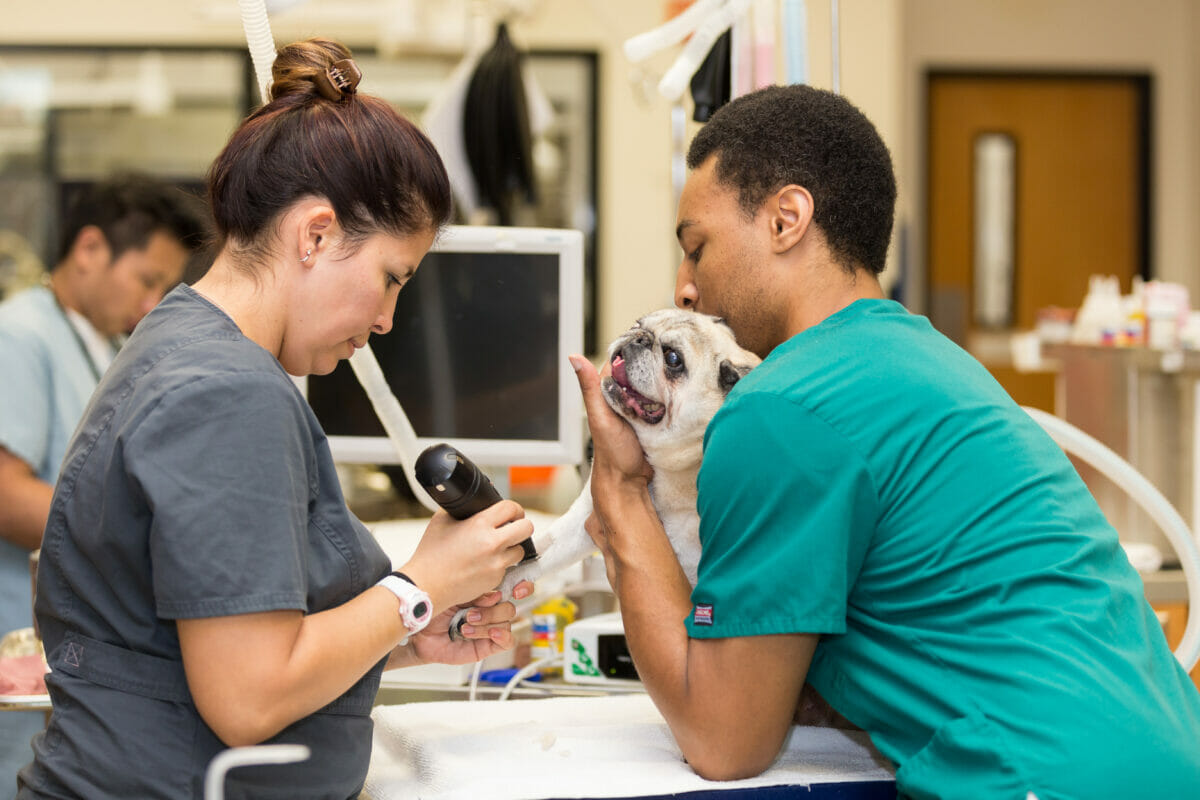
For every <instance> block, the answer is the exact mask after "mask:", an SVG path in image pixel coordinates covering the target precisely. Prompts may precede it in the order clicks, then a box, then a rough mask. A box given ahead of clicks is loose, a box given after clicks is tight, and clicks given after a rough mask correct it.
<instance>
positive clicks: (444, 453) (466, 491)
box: [413, 444, 537, 561]
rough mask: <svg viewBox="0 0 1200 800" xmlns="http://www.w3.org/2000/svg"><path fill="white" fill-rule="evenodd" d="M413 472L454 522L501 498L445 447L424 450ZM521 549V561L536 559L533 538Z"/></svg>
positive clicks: (470, 464) (470, 463)
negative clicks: (522, 556) (522, 552)
mask: <svg viewBox="0 0 1200 800" xmlns="http://www.w3.org/2000/svg"><path fill="white" fill-rule="evenodd" d="M413 472H414V473H416V476H417V482H418V483H420V484H421V486H423V487H425V491H427V492H429V496H430V497H432V498H433V499H434V500H435V501H436V502H437V504H438V505H439V506H441V507H442V508H444V509H445V510H446V513H447V514H449V515H450V516H452V517H454V518H455V519H466V518H467V517H470V516H472V515H474V514H477V513H479V512H480V511H482V510H483V509H485V508H487V507H488V506H491V505H493V504H495V503H498V502H500V499H501V498H500V493H499V492H498V491H496V487H495V486H493V485H492V482H491V481H490V480H488V477H487V475H484V474H483V470H481V469H480V468H479V467H477V466H476V465H475V463H474V462H473V461H471V460H470V459H469V458H467V457H466V456H464V455H463V454H462V453H460V452H459V451H458V450H457V449H456V448H454V447H451V446H450V445H448V444H435V445H433V446H432V447H427V448H425V450H424V451H423V452H422V453H421V455H419V456H417V463H416V464H415V465H414V466H413ZM521 549H522V550H524V551H525V557H524V558H522V559H521V561H529V560H530V559H533V558H537V550H536V549H535V548H534V546H533V539H532V538H530V539H526V540H525V541H523V542H521Z"/></svg>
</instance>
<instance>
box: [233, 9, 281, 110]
mask: <svg viewBox="0 0 1200 800" xmlns="http://www.w3.org/2000/svg"><path fill="white" fill-rule="evenodd" d="M238 7H239V8H240V9H241V11H242V30H244V31H245V32H246V45H247V46H248V47H249V48H250V60H251V61H252V62H254V76H255V77H256V78H257V79H258V92H259V97H260V98H262V101H263V102H264V103H265V102H267V91H268V90H269V89H270V87H271V66H272V65H273V64H274V63H275V38H274V37H273V36H272V35H271V20H270V18H269V17H268V16H267V3H266V0H238Z"/></svg>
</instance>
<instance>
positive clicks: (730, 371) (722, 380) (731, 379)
mask: <svg viewBox="0 0 1200 800" xmlns="http://www.w3.org/2000/svg"><path fill="white" fill-rule="evenodd" d="M752 369H753V367H748V366H745V365H743V366H740V367H739V366H736V365H734V364H733V363H731V362H730V361H729V360H728V359H726V360H725V361H722V362H721V369H720V373H719V374H718V375H717V385H718V386H720V387H721V392H722V393H723V394H729V390H730V389H732V388H733V386H734V384H736V383H737V382H738V381H740V380H741V379H742V378H744V377H746V374H747V373H749V372H750V370H752Z"/></svg>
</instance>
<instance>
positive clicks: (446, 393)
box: [298, 225, 584, 467]
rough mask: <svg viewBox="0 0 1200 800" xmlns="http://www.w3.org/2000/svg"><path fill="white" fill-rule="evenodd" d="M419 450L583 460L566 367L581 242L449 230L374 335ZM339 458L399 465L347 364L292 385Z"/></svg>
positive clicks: (578, 413)
mask: <svg viewBox="0 0 1200 800" xmlns="http://www.w3.org/2000/svg"><path fill="white" fill-rule="evenodd" d="M370 344H371V348H372V350H373V351H374V354H375V356H376V358H377V359H378V361H379V364H380V367H381V368H382V370H383V374H384V377H385V378H386V380H387V383H388V386H389V387H390V388H391V390H392V392H393V393H394V394H395V395H396V398H397V399H398V400H399V401H400V405H401V406H402V407H403V408H404V411H405V412H406V414H407V416H408V418H409V420H410V421H411V422H412V426H413V429H414V430H415V432H416V434H417V437H418V440H419V443H420V446H421V447H422V448H424V447H428V446H430V445H434V444H438V443H442V442H445V443H448V444H450V445H452V446H454V447H456V448H458V449H459V450H461V451H462V452H463V453H464V454H465V455H466V456H467V457H468V458H470V459H472V460H473V461H475V462H477V463H479V464H481V465H486V466H495V467H506V466H509V465H549V464H578V463H581V462H582V460H583V436H584V434H583V403H582V399H581V397H580V394H579V386H578V383H577V382H576V380H575V375H574V373H573V372H572V370H571V366H570V364H569V362H568V361H567V356H568V355H569V354H571V353H580V352H582V350H583V235H582V234H581V233H580V232H579V231H574V230H558V229H550V228H512V227H488V226H460V225H451V226H449V227H448V228H446V229H445V230H444V231H443V232H442V234H441V235H440V236H439V237H438V239H437V241H436V242H435V243H434V245H433V248H432V249H431V250H430V252H429V253H428V255H426V256H425V258H424V259H423V260H422V261H421V266H420V268H419V269H418V270H417V273H416V275H415V276H414V277H413V278H412V280H410V281H409V283H408V284H407V285H406V286H405V287H404V289H403V291H401V292H400V298H399V300H398V302H397V303H396V313H395V318H394V322H393V326H392V330H391V332H390V333H388V334H385V335H383V336H372V337H371V341H370ZM298 383H300V385H301V388H302V391H304V392H305V395H306V397H307V398H308V402H309V404H310V405H311V406H312V408H313V411H314V412H315V413H316V415H317V419H318V420H320V422H321V426H322V427H323V428H324V429H325V433H326V434H327V435H328V436H329V443H330V448H331V450H332V452H333V458H334V460H335V461H338V462H343V463H368V464H394V463H396V462H397V456H396V451H395V449H394V448H393V446H392V444H391V443H390V442H389V440H388V438H387V435H386V433H385V432H384V429H383V426H382V424H381V423H380V422H379V419H378V417H377V415H376V413H375V411H374V409H373V408H372V406H371V403H370V401H369V400H368V398H367V395H366V393H365V392H364V391H363V389H362V387H361V385H360V384H359V382H358V379H357V378H356V377H355V375H354V372H353V370H352V369H351V367H350V365H349V364H348V363H346V362H340V363H339V364H338V367H337V369H335V370H334V371H333V372H332V373H330V374H329V375H313V376H309V377H308V378H307V379H306V380H299V381H298Z"/></svg>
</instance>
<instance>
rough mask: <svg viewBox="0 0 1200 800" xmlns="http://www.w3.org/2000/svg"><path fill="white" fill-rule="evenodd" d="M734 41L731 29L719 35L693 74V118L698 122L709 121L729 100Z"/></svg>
mask: <svg viewBox="0 0 1200 800" xmlns="http://www.w3.org/2000/svg"><path fill="white" fill-rule="evenodd" d="M732 42H733V37H732V36H731V35H730V32H729V31H725V32H724V33H723V34H721V35H720V36H719V37H717V40H716V41H715V42H713V46H712V49H711V50H709V51H708V55H707V56H705V57H704V61H703V62H702V63H701V64H700V69H698V70H696V74H695V75H693V76H692V103H693V109H692V119H693V120H695V121H696V122H708V120H709V118H710V117H711V116H712V115H713V114H714V113H715V112H716V110H717V109H718V108H720V107H721V106H723V105H725V104H726V103H728V102H729V92H730V89H729V86H730V76H729V71H730V52H729V51H730V48H731V47H732Z"/></svg>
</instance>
